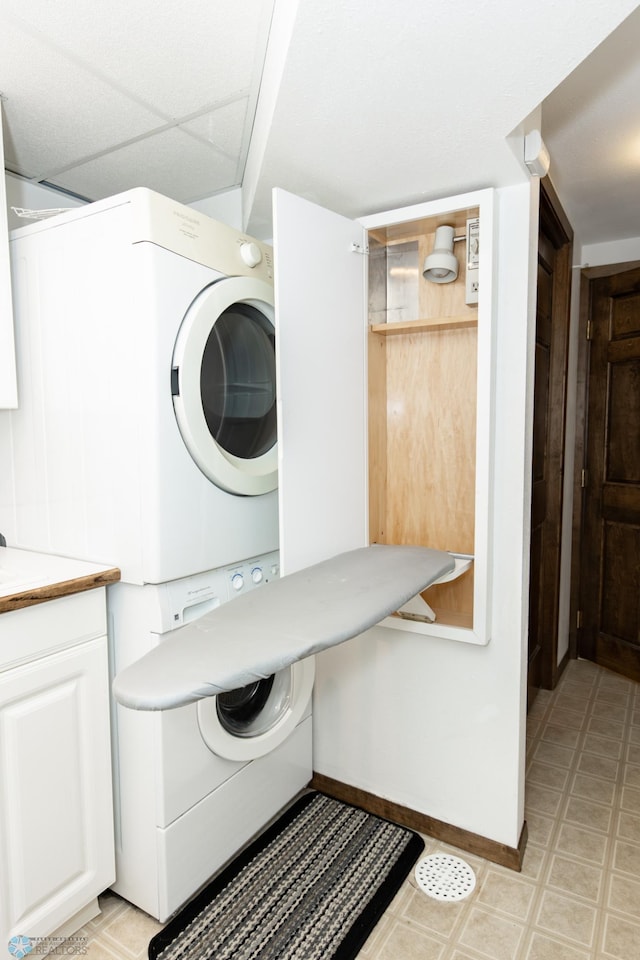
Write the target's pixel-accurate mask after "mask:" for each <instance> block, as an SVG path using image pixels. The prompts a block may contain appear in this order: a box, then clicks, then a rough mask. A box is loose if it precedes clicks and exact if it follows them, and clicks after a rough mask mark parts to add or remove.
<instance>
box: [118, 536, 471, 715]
mask: <svg viewBox="0 0 640 960" xmlns="http://www.w3.org/2000/svg"><path fill="white" fill-rule="evenodd" d="M453 567H454V560H453V557H452V556H451V554H449V553H445V552H444V551H441V550H431V549H429V548H427V547H411V546H408V547H399V546H388V545H382V544H374V545H373V546H370V547H362V548H360V549H358V550H351V551H349V552H347V553H341V554H339V555H338V556H337V557H333V558H331V559H330V560H324V561H323V562H322V563H317V564H315V565H314V566H311V567H307V568H305V569H304V570H300V571H298V572H297V573H293V574H290V575H289V576H286V577H282V578H281V579H280V580H272V581H270V582H269V583H267V584H265V585H264V586H263V587H260V589H257V590H252V591H251V592H250V593H247V594H244V595H243V596H241V597H238V598H237V599H235V600H234V601H233V602H229V603H225V604H223V605H222V606H220V607H218V608H216V609H215V610H212V611H211V612H210V613H206V614H204V616H202V617H200V618H199V619H198V620H196V621H194V622H193V623H190V624H187V625H186V626H184V627H179V628H178V629H177V630H175V631H173V632H172V633H171V634H170V635H169V637H168V638H167V639H166V640H165V641H164V642H163V643H161V644H160V645H159V646H158V647H156V648H154V649H153V650H151V651H150V652H149V653H147V654H145V656H143V657H142V658H141V659H140V660H137V661H136V662H135V663H132V664H131V665H130V666H128V667H126V668H125V669H124V670H122V671H121V672H120V673H119V674H118V675H117V676H116V677H115V679H114V682H113V693H114V696H115V698H116V700H117V701H118V702H119V703H121V704H123V705H124V706H126V707H132V708H133V709H135V710H166V709H170V708H172V707H179V706H182V705H184V704H186V703H193V702H194V701H195V700H201V699H203V698H204V697H213V696H215V695H216V694H218V693H224V692H225V691H228V690H235V689H237V688H239V687H243V686H245V685H246V684H249V683H254V682H255V681H257V680H260V679H264V678H266V677H269V676H270V675H271V674H272V673H276V672H277V671H278V670H282V669H283V668H284V667H287V666H289V665H290V664H291V663H294V662H295V661H296V660H304V658H305V657H309V656H311V655H312V654H314V653H319V652H320V651H321V650H326V649H327V648H328V647H333V646H335V645H336V644H339V643H342V642H343V641H344V640H349V639H350V638H351V637H355V636H357V635H358V634H360V633H363V631H365V630H367V629H368V628H369V627H372V626H374V625H375V624H376V623H379V622H380V620H382V619H384V617H386V616H388V615H389V614H391V613H393V612H394V611H395V610H397V609H398V608H399V607H401V606H402V605H403V603H406V602H407V601H408V600H410V599H411V598H412V597H414V596H416V594H418V593H420V591H421V590H424V589H425V588H426V587H428V586H429V585H430V584H431V583H433V582H434V581H436V580H438V579H439V577H441V576H443V575H444V574H446V573H449V572H450V571H451V570H452V569H453Z"/></svg>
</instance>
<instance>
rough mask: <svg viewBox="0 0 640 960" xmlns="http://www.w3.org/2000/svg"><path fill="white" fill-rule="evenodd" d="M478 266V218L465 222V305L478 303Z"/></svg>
mask: <svg viewBox="0 0 640 960" xmlns="http://www.w3.org/2000/svg"><path fill="white" fill-rule="evenodd" d="M479 264H480V218H479V217H474V218H473V220H467V270H466V284H465V303H468V304H472V303H477V302H478V266H479Z"/></svg>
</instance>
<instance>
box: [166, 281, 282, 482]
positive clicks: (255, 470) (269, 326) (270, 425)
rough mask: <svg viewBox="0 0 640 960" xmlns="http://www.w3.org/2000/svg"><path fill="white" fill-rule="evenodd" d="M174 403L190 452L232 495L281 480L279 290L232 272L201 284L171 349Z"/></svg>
mask: <svg viewBox="0 0 640 960" xmlns="http://www.w3.org/2000/svg"><path fill="white" fill-rule="evenodd" d="M172 367H173V378H172V384H173V403H174V409H175V412H176V418H177V421H178V427H179V428H180V433H181V434H182V438H183V440H184V443H185V444H186V446H187V449H188V450H189V453H190V454H191V456H192V457H193V459H194V460H195V462H196V463H197V465H198V466H199V468H200V469H201V470H202V472H203V473H204V474H205V476H207V477H208V478H209V479H210V480H211V481H212V482H213V483H215V484H217V485H218V486H219V487H222V489H223V490H227V491H228V492H229V493H235V494H240V495H244V496H258V495H259V494H262V493H268V492H269V491H270V490H274V489H275V488H276V487H277V485H278V467H277V459H278V451H277V428H276V366H275V330H274V309H273V288H272V287H271V286H270V285H269V284H267V283H265V282H264V281H262V280H255V279H253V278H251V277H229V278H228V279H226V280H220V281H219V282H218V283H214V284H212V285H211V286H209V287H207V288H206V289H205V290H203V291H202V292H201V293H200V294H199V295H198V296H197V297H196V299H195V300H194V301H193V303H192V304H191V306H190V307H189V310H188V311H187V314H186V316H185V318H184V320H183V322H182V326H181V327H180V331H179V333H178V338H177V340H176V345H175V349H174V353H173V364H172Z"/></svg>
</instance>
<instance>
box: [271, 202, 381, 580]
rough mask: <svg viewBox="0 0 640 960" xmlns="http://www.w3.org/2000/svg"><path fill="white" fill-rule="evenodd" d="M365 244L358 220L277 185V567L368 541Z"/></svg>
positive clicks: (286, 569) (292, 566)
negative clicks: (278, 538) (278, 553)
mask: <svg viewBox="0 0 640 960" xmlns="http://www.w3.org/2000/svg"><path fill="white" fill-rule="evenodd" d="M363 244H364V231H363V229H362V227H361V226H360V225H359V224H356V223H354V222H353V221H351V220H347V219H346V218H345V217H341V216H338V215H337V214H334V213H331V212H330V211H328V210H324V209H323V208H322V207H318V206H316V205H315V204H312V203H309V202H308V201H306V200H301V199H300V198H299V197H296V196H293V195H292V194H290V193H286V192H285V191H283V190H275V191H274V246H275V249H276V257H275V284H276V355H277V376H278V448H279V462H278V470H279V481H278V483H279V497H280V551H281V562H282V572H283V573H294V572H295V571H296V570H300V569H301V568H303V567H306V566H309V565H310V564H312V563H318V562H319V561H321V560H325V559H327V558H328V557H332V556H335V555H336V554H338V553H342V552H343V551H346V550H352V549H355V548H356V547H362V546H365V545H366V544H367V542H368V534H367V529H368V522H367V513H368V510H367V450H366V448H367V444H366V429H367V413H366V408H367V380H366V356H367V351H366V343H367V341H366V335H367V319H366V313H365V304H366V295H365V291H366V257H365V256H363V255H362V252H361V251H362V248H363Z"/></svg>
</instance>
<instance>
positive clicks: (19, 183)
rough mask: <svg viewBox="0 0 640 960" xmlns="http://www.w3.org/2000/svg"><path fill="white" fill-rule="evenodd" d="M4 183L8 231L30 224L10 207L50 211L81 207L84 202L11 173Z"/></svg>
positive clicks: (6, 175) (7, 174)
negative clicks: (57, 208) (59, 208)
mask: <svg viewBox="0 0 640 960" xmlns="http://www.w3.org/2000/svg"><path fill="white" fill-rule="evenodd" d="M5 183H6V187H7V219H8V221H9V230H14V229H15V228H16V227H24V226H26V225H27V224H28V223H31V222H32V221H31V220H23V219H22V218H20V217H18V216H17V214H15V213H14V212H13V210H12V209H11V207H23V208H25V209H27V210H51V209H53V208H56V207H81V206H82V205H83V202H84V201H82V200H76V199H75V198H74V197H69V196H67V195H66V194H64V193H60V191H59V190H52V189H51V188H50V187H43V186H42V185H41V184H39V183H31V181H29V180H24V179H23V178H22V177H15V176H13V174H11V173H5Z"/></svg>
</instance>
